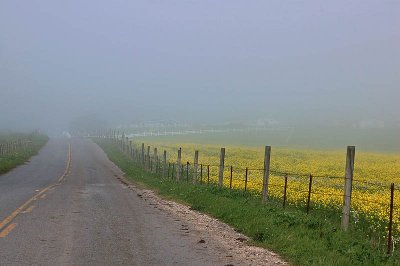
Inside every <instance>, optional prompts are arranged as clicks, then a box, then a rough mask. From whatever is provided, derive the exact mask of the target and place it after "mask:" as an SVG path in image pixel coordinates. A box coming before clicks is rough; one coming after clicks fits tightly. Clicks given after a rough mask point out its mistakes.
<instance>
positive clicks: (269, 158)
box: [262, 146, 271, 203]
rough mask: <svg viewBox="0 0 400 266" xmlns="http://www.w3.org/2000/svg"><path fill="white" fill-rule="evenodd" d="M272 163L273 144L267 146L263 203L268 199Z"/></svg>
mask: <svg viewBox="0 0 400 266" xmlns="http://www.w3.org/2000/svg"><path fill="white" fill-rule="evenodd" d="M270 163H271V146H265V154H264V176H263V187H262V203H266V202H267V199H268V183H269V170H270Z"/></svg>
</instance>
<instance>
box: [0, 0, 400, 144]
mask: <svg viewBox="0 0 400 266" xmlns="http://www.w3.org/2000/svg"><path fill="white" fill-rule="evenodd" d="M399 12H400V2H397V1H351V2H348V1H332V2H329V3H327V2H321V1H296V2H294V1H288V2H285V1H251V2H249V1H104V0H102V1H49V0H43V1H1V2H0V33H1V38H0V99H1V104H0V130H3V131H4V130H14V131H25V130H32V129H41V130H43V131H45V132H48V133H49V134H52V135H58V134H61V132H62V131H65V130H70V129H71V127H74V126H75V127H76V126H79V125H85V126H87V127H88V128H90V127H92V128H94V127H96V126H98V125H101V126H102V127H104V128H109V127H112V128H116V127H121V125H130V124H138V123H143V122H146V121H176V122H178V123H186V124H187V123H189V124H191V125H193V126H195V125H221V124H224V125H226V124H230V125H231V124H236V125H240V126H243V127H248V126H249V125H250V126H252V125H258V126H261V127H263V126H271V127H286V128H291V130H292V131H290V132H292V134H296V129H299V128H301V134H304V135H307V133H304V128H310V129H312V130H313V134H317V135H318V133H315V132H322V133H321V134H326V138H327V139H329V140H332V139H333V140H332V141H333V142H334V140H335V136H336V135H335V134H337V133H335V132H338V130H332V131H330V130H326V128H328V129H329V128H335V129H340V132H343V131H344V130H346V129H351V130H352V131H351V132H352V134H358V133H357V132H355V131H354V129H359V130H360V132H361V131H362V132H363V134H364V135H366V138H367V139H368V141H369V142H374V141H376V143H380V141H381V139H380V138H386V142H389V144H388V143H386V144H385V147H386V146H388V145H389V146H390V141H394V142H396V143H395V144H396V145H397V143H398V139H397V137H395V136H396V134H397V133H400V118H399V115H398V114H399V113H400V112H399V111H400V107H399V106H400V105H399V104H398V102H399V99H400V88H399V84H400V73H399V70H400V50H399V49H398V47H400V31H399V30H398V29H399V28H400V16H399V15H398V14H399ZM322 129H323V130H322ZM318 130H321V131H318ZM376 131H379V132H384V133H379V134H377V133H373V134H372V135H368V132H376ZM293 132H294V133H293ZM299 132H300V131H299ZM329 132H331V133H329ZM354 132H355V133H354ZM385 132H386V133H385ZM387 132H389V133H387ZM285 134H286V133H285ZM321 134H319V139H323V136H324V135H321ZM339 135H340V139H341V141H340V144H341V145H342V142H346V139H345V137H343V136H342V135H343V133H339ZM387 136H390V138H388V137H387ZM343 139H344V140H343ZM354 139H356V138H355V136H354V135H352V136H351V137H349V142H351V141H353V140H354ZM307 141H310V140H307ZM311 141H312V139H311ZM349 144H352V143H349ZM375 146H378V147H377V149H382V147H380V146H379V145H375ZM384 149H386V148H384Z"/></svg>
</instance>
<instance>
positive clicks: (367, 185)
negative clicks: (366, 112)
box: [135, 140, 400, 229]
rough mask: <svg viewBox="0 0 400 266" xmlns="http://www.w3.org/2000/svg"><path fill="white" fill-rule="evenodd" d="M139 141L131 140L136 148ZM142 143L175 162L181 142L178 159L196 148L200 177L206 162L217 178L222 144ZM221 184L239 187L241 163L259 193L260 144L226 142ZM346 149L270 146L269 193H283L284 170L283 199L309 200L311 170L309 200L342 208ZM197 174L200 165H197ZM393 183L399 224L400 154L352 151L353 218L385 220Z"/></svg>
mask: <svg viewBox="0 0 400 266" xmlns="http://www.w3.org/2000/svg"><path fill="white" fill-rule="evenodd" d="M139 144H141V141H137V140H135V146H136V147H137V148H138V147H139ZM145 145H146V146H147V145H149V146H151V147H157V148H158V150H159V153H161V152H162V151H163V150H166V151H167V155H168V161H169V162H170V163H176V160H177V151H178V149H179V147H180V148H182V163H183V164H185V163H186V162H189V163H190V164H193V157H194V151H195V150H199V164H202V165H203V181H205V180H206V178H207V169H206V168H207V165H210V181H211V182H217V179H218V165H219V154H220V148H221V147H219V146H216V145H204V144H192V143H186V144H179V145H178V144H175V143H169V144H168V143H161V142H156V141H152V143H146V144H145ZM225 148H226V156H225V172H224V185H225V186H227V187H229V186H230V175H231V169H230V167H231V166H232V170H233V172H232V176H233V178H232V187H233V188H236V189H243V188H244V186H245V181H244V180H245V171H246V170H245V169H246V168H248V183H247V189H248V190H250V191H252V192H255V193H261V189H262V175H263V170H262V168H263V162H264V157H263V156H264V148H263V147H260V148H252V147H239V146H225ZM345 162H346V149H344V150H341V151H319V150H294V149H288V148H274V147H272V154H271V176H270V185H269V193H270V195H271V196H272V197H275V198H282V197H283V187H284V177H283V176H284V174H285V173H287V174H288V186H287V201H288V202H290V203H292V204H298V205H299V206H302V205H304V204H305V202H306V201H307V195H308V186H309V175H310V174H312V175H313V182H312V194H311V202H312V204H313V206H314V207H318V206H329V207H332V208H337V209H340V208H341V206H342V204H343V187H344V172H345ZM199 176H200V169H199ZM391 183H395V185H396V190H395V202H394V205H395V208H394V221H395V224H396V226H397V229H400V228H399V227H398V226H399V225H400V155H399V154H383V153H370V152H358V151H356V159H355V170H354V180H353V193H352V203H351V205H352V210H353V212H352V213H353V215H354V217H353V220H354V221H355V222H357V216H358V215H364V217H368V218H370V219H371V220H376V221H380V222H386V221H387V220H388V217H389V204H390V184H391Z"/></svg>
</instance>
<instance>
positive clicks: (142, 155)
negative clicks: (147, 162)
mask: <svg viewBox="0 0 400 266" xmlns="http://www.w3.org/2000/svg"><path fill="white" fill-rule="evenodd" d="M140 156H141V159H142V160H141V161H142V167H144V143H142V152H141V154H140Z"/></svg>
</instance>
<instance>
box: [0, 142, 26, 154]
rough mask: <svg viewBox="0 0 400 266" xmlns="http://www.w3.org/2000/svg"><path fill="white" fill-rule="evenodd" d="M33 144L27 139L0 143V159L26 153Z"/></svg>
mask: <svg viewBox="0 0 400 266" xmlns="http://www.w3.org/2000/svg"><path fill="white" fill-rule="evenodd" d="M32 145H33V142H32V141H31V140H29V139H18V140H15V141H9V142H4V143H0V157H5V156H8V155H12V154H16V153H18V152H23V151H27V150H29V149H31V148H32Z"/></svg>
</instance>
